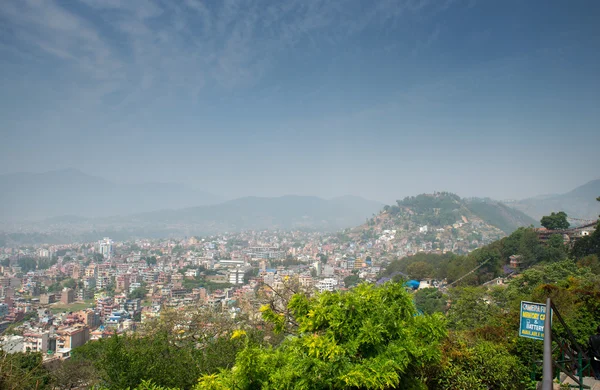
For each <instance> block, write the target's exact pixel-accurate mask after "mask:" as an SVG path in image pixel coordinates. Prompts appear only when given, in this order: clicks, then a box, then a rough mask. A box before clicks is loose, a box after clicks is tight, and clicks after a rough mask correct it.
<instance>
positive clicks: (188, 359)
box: [73, 331, 241, 389]
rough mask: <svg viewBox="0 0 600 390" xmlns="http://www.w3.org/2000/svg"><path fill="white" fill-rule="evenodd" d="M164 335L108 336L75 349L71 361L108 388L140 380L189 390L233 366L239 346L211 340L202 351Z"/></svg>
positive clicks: (221, 338) (224, 339) (226, 339)
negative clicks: (88, 368) (89, 368)
mask: <svg viewBox="0 0 600 390" xmlns="http://www.w3.org/2000/svg"><path fill="white" fill-rule="evenodd" d="M177 339H178V338H177V334H172V333H169V332H166V331H160V332H156V333H153V334H152V335H151V336H146V337H143V336H142V337H139V336H127V335H124V336H112V337H110V338H108V339H103V340H99V341H97V342H92V343H88V344H86V345H84V346H83V347H79V348H77V349H76V350H75V351H74V353H73V359H74V360H75V361H87V362H91V363H92V364H93V365H94V367H95V369H96V370H97V372H98V375H99V378H100V380H101V382H102V383H104V384H105V385H106V386H107V387H108V388H114V389H124V388H127V387H135V386H136V385H137V384H139V383H140V382H141V381H142V380H152V381H153V382H154V383H156V384H158V385H161V386H167V387H178V388H181V389H189V388H192V387H193V385H194V384H195V383H196V382H197V381H198V378H199V377H200V376H201V375H203V374H210V373H213V372H216V371H217V370H218V369H219V368H223V367H229V366H231V365H232V364H233V362H234V359H235V355H236V352H237V350H238V349H239V347H240V346H241V344H240V342H239V341H236V340H233V341H232V340H230V339H229V337H228V336H227V335H224V336H218V337H215V338H214V339H213V340H211V341H210V342H208V343H206V344H205V345H204V347H203V348H196V343H195V342H193V340H190V341H186V342H183V341H178V340H177Z"/></svg>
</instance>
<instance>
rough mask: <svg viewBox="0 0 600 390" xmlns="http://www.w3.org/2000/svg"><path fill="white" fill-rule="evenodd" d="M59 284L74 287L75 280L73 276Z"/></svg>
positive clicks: (75, 284)
mask: <svg viewBox="0 0 600 390" xmlns="http://www.w3.org/2000/svg"><path fill="white" fill-rule="evenodd" d="M61 285H62V286H63V287H67V288H75V287H76V286H77V282H76V281H75V279H73V278H67V279H65V280H63V281H62V282H61Z"/></svg>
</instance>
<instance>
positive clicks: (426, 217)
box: [397, 192, 461, 226]
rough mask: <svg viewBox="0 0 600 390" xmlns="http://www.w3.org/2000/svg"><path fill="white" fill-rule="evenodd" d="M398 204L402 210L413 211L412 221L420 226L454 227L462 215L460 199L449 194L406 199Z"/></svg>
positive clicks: (423, 195)
mask: <svg viewBox="0 0 600 390" xmlns="http://www.w3.org/2000/svg"><path fill="white" fill-rule="evenodd" d="M397 203H398V207H399V208H400V209H402V208H408V209H410V210H411V211H413V212H414V215H413V216H412V217H411V219H412V220H413V222H415V223H417V224H420V225H430V226H446V225H452V224H453V223H454V222H456V221H457V220H458V219H459V218H460V215H461V210H460V208H461V203H460V197H459V196H457V195H454V194H451V193H448V192H442V193H437V194H434V195H426V194H421V195H417V196H411V197H406V198H404V199H403V200H399V201H397Z"/></svg>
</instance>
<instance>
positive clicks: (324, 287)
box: [315, 278, 338, 292]
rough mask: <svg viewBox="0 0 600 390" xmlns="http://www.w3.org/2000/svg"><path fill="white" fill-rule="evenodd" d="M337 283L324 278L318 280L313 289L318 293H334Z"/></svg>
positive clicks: (335, 280) (331, 279) (332, 279)
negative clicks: (315, 288)
mask: <svg viewBox="0 0 600 390" xmlns="http://www.w3.org/2000/svg"><path fill="white" fill-rule="evenodd" d="M337 285H338V281H337V279H334V278H325V279H321V280H319V282H318V283H317V284H316V286H315V287H317V289H318V290H319V292H323V291H335V290H336V289H337Z"/></svg>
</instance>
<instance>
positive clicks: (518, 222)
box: [467, 199, 536, 234]
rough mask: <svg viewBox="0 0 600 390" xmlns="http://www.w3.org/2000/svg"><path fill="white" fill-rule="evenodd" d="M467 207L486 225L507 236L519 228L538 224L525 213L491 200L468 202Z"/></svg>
mask: <svg viewBox="0 0 600 390" xmlns="http://www.w3.org/2000/svg"><path fill="white" fill-rule="evenodd" d="M467 207H468V208H469V210H471V211H472V212H473V213H475V214H476V215H477V216H478V217H479V218H481V219H483V220H484V221H485V222H486V223H488V224H490V225H492V226H495V227H497V228H498V229H500V230H502V231H503V232H504V233H506V234H511V233H512V232H514V231H515V229H516V228H518V227H519V226H529V225H534V224H535V223H536V221H535V220H534V219H533V218H531V217H530V216H528V215H526V214H525V213H523V212H521V211H519V210H516V209H513V208H511V207H508V206H506V205H504V204H502V203H498V202H494V201H490V200H482V199H472V200H469V201H467Z"/></svg>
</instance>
